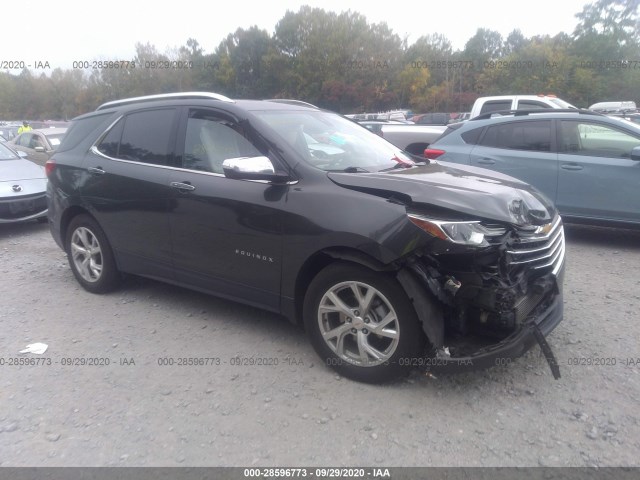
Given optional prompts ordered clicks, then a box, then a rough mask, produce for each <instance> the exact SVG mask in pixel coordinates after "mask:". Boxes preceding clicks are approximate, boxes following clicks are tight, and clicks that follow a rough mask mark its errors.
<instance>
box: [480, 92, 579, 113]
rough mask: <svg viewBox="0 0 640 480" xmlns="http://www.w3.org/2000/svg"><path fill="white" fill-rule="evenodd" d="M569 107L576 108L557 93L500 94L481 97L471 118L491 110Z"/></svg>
mask: <svg viewBox="0 0 640 480" xmlns="http://www.w3.org/2000/svg"><path fill="white" fill-rule="evenodd" d="M548 108H555V109H568V108H572V109H574V108H576V107H574V106H573V105H571V104H570V103H568V102H565V101H564V100H562V99H560V98H558V97H556V96H555V95H500V96H496V97H480V98H478V99H477V100H476V101H475V102H474V103H473V107H471V114H470V118H475V117H477V116H479V115H484V114H486V113H491V112H499V111H509V110H533V109H548Z"/></svg>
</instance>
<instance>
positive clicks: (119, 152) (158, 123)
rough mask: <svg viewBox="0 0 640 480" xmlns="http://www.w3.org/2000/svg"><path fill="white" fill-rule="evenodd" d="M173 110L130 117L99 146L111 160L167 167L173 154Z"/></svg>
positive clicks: (144, 112) (135, 113)
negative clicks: (171, 146)
mask: <svg viewBox="0 0 640 480" xmlns="http://www.w3.org/2000/svg"><path fill="white" fill-rule="evenodd" d="M175 117H176V109H174V108H167V109H154V110H145V111H141V112H134V113H130V114H129V115H127V116H125V117H124V118H123V119H122V120H120V121H119V122H118V123H117V124H116V125H114V126H113V128H112V129H111V130H110V131H109V133H108V134H107V135H106V136H105V137H104V139H103V140H102V141H101V142H100V144H99V145H98V150H99V151H100V152H101V153H103V154H105V155H108V156H110V157H113V158H118V159H122V160H130V161H134V162H142V163H149V164H153V165H168V164H169V161H170V157H171V154H172V149H171V148H170V145H171V143H172V139H173V138H174V137H173V135H172V133H173V132H174V131H175V129H174V123H175Z"/></svg>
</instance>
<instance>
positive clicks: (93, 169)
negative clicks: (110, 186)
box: [87, 167, 107, 175]
mask: <svg viewBox="0 0 640 480" xmlns="http://www.w3.org/2000/svg"><path fill="white" fill-rule="evenodd" d="M87 171H88V172H89V173H93V174H94V175H104V174H105V173H107V172H105V171H104V170H103V169H102V167H89V168H87Z"/></svg>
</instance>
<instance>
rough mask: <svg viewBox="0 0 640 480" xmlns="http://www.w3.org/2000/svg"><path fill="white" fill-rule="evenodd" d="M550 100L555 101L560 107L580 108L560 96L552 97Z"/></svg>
mask: <svg viewBox="0 0 640 480" xmlns="http://www.w3.org/2000/svg"><path fill="white" fill-rule="evenodd" d="M549 101H551V102H553V103H555V104H556V105H558V106H559V107H560V108H573V109H575V110H577V109H578V107H574V106H573V105H571V104H570V103H569V102H565V101H564V100H561V99H559V98H550V99H549Z"/></svg>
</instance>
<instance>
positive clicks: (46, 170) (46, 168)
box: [44, 158, 56, 177]
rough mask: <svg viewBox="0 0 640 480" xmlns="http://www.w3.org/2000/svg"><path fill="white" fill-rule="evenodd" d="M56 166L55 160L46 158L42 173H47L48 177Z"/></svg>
mask: <svg viewBox="0 0 640 480" xmlns="http://www.w3.org/2000/svg"><path fill="white" fill-rule="evenodd" d="M55 168H56V161H55V160H54V159H53V158H50V159H49V160H47V163H45V164H44V173H46V174H47V177H50V176H51V174H52V173H53V171H54V170H55Z"/></svg>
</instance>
